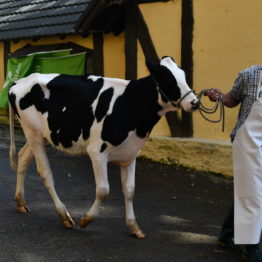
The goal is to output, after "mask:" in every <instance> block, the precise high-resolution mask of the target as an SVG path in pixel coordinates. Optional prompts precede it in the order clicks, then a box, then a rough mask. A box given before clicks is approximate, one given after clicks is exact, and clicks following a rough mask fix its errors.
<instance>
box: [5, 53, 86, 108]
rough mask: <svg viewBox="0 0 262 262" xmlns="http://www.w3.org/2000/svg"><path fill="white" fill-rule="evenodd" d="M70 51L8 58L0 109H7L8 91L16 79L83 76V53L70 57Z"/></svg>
mask: <svg viewBox="0 0 262 262" xmlns="http://www.w3.org/2000/svg"><path fill="white" fill-rule="evenodd" d="M70 51H71V50H70V49H68V50H58V51H52V52H39V53H33V54H30V55H27V56H24V57H14V58H9V59H8V61H7V75H6V81H5V83H4V86H3V89H2V90H1V91H0V108H3V109H4V108H7V107H8V90H9V88H10V86H11V85H12V84H13V83H14V82H15V81H16V80H18V79H20V78H22V77H26V76H28V75H30V74H32V73H35V72H38V73H59V74H70V75H83V74H84V73H85V55H86V54H85V53H80V54H73V55H70Z"/></svg>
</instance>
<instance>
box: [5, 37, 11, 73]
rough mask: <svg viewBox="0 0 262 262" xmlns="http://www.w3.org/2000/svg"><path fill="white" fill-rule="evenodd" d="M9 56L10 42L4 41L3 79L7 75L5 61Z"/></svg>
mask: <svg viewBox="0 0 262 262" xmlns="http://www.w3.org/2000/svg"><path fill="white" fill-rule="evenodd" d="M9 54H10V41H4V74H5V75H4V77H6V74H7V60H8V55H9Z"/></svg>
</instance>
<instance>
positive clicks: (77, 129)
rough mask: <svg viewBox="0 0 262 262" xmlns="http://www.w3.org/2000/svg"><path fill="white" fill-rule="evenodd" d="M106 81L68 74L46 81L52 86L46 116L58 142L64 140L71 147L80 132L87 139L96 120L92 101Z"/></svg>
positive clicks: (54, 141)
mask: <svg viewBox="0 0 262 262" xmlns="http://www.w3.org/2000/svg"><path fill="white" fill-rule="evenodd" d="M103 84H104V80H103V78H98V79H97V80H96V81H93V80H91V79H87V78H86V77H85V76H69V75H60V76H58V77H56V78H54V79H53V80H52V81H50V82H49V83H48V84H47V88H49V89H50V99H49V104H48V119H47V120H48V124H49V128H50V130H51V139H52V141H53V143H54V144H55V145H58V144H59V143H61V144H62V145H63V146H64V147H65V148H69V147H71V146H72V142H73V141H77V140H78V138H79V136H80V135H81V134H83V138H84V140H87V139H88V138H89V135H90V128H91V126H92V124H93V122H94V115H93V112H92V108H91V104H92V103H93V102H94V100H95V99H96V98H97V96H98V93H99V91H100V89H101V88H102V86H103Z"/></svg>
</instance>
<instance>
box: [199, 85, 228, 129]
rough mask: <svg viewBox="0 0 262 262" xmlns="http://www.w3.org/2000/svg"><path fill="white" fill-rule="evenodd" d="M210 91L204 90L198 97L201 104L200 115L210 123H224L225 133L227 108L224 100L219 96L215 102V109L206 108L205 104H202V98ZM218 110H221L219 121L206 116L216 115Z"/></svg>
mask: <svg viewBox="0 0 262 262" xmlns="http://www.w3.org/2000/svg"><path fill="white" fill-rule="evenodd" d="M208 91H209V89H204V90H202V91H200V93H199V94H198V95H197V98H198V100H199V102H200V106H199V113H200V114H201V116H202V117H203V118H204V119H205V120H207V121H208V122H211V123H219V122H221V121H222V132H224V130H225V106H224V103H223V100H222V98H221V96H218V98H217V101H216V102H215V104H214V106H213V107H206V106H204V105H203V103H202V102H201V99H202V96H203V95H205V94H206V93H207V92H208ZM217 110H220V111H219V118H218V119H217V120H212V119H210V118H208V117H207V116H206V115H205V114H208V115H210V114H214V113H216V112H217Z"/></svg>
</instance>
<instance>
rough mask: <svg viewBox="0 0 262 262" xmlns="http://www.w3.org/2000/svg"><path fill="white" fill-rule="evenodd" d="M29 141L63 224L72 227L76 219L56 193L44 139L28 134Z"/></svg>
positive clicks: (42, 177)
mask: <svg viewBox="0 0 262 262" xmlns="http://www.w3.org/2000/svg"><path fill="white" fill-rule="evenodd" d="M27 141H28V142H29V144H30V147H31V148H32V150H33V153H34V156H35V158H36V162H37V170H38V172H39V174H40V177H41V179H42V181H43V183H44V185H45V187H46V188H47V190H48V192H49V194H50V196H51V198H52V200H53V202H54V205H55V208H56V211H57V213H58V215H59V216H60V218H61V221H62V223H63V225H64V226H65V227H66V228H71V227H72V226H73V225H74V221H73V219H72V218H71V216H70V214H69V213H68V211H67V209H66V207H65V205H64V204H63V203H62V201H61V200H60V199H59V197H58V195H57V193H56V190H55V186H54V179H53V174H52V171H51V168H50V165H49V161H48V158H47V155H46V151H45V146H44V141H43V139H42V138H39V137H38V138H37V136H27Z"/></svg>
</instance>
